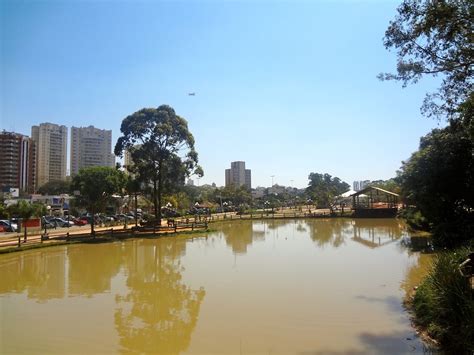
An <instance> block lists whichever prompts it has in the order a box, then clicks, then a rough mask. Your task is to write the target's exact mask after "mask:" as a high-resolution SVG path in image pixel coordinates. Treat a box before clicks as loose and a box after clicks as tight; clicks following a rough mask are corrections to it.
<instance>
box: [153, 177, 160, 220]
mask: <svg viewBox="0 0 474 355" xmlns="http://www.w3.org/2000/svg"><path fill="white" fill-rule="evenodd" d="M156 182H157V181H156V179H153V206H154V208H155V224H156V221H157V220H158V192H157V189H158V188H157V186H156ZM160 218H161V215H160ZM160 222H161V221H160Z"/></svg>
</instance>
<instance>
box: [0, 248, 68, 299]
mask: <svg viewBox="0 0 474 355" xmlns="http://www.w3.org/2000/svg"><path fill="white" fill-rule="evenodd" d="M65 260H66V258H65V250H64V249H63V248H60V249H55V250H48V249H45V250H43V251H41V250H39V251H34V252H26V253H21V254H20V253H18V254H17V253H15V255H11V256H10V255H9V256H6V257H4V258H2V262H1V264H0V275H1V281H0V293H9V292H18V293H20V292H24V291H27V295H28V298H32V299H36V300H38V301H46V300H49V299H52V298H62V297H64V295H65V270H64V264H65Z"/></svg>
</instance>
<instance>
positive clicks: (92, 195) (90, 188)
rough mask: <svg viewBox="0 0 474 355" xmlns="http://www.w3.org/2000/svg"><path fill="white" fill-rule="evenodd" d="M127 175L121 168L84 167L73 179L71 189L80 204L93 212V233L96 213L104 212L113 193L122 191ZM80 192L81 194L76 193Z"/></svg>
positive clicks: (92, 231)
mask: <svg viewBox="0 0 474 355" xmlns="http://www.w3.org/2000/svg"><path fill="white" fill-rule="evenodd" d="M124 187H125V176H124V173H123V172H122V171H120V170H117V169H115V168H111V167H105V166H93V167H89V168H82V169H80V170H79V173H78V174H77V175H75V176H74V177H73V179H72V183H71V189H72V191H73V192H74V194H75V195H76V196H75V197H76V201H77V203H78V205H79V206H82V207H85V208H86V209H87V210H88V212H90V213H92V215H93V216H92V220H91V233H94V214H95V213H98V212H103V211H104V209H105V207H106V204H107V202H108V201H110V199H111V198H112V195H113V194H117V193H120V192H122V189H123V188H124ZM76 192H79V195H78V194H77V193H76Z"/></svg>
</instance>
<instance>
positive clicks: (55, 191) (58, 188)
mask: <svg viewBox="0 0 474 355" xmlns="http://www.w3.org/2000/svg"><path fill="white" fill-rule="evenodd" d="M70 191H71V181H69V180H53V181H48V182H47V183H46V184H44V185H43V186H41V187H40V188H39V189H38V193H40V194H43V195H61V194H67V193H69V192H70Z"/></svg>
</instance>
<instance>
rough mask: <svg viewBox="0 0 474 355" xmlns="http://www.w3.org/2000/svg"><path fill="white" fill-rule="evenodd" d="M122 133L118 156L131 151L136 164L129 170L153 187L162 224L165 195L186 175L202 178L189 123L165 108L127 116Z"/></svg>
mask: <svg viewBox="0 0 474 355" xmlns="http://www.w3.org/2000/svg"><path fill="white" fill-rule="evenodd" d="M120 131H121V132H122V136H121V137H120V138H119V139H118V141H117V144H116V145H115V155H118V156H122V155H123V154H124V152H125V151H128V152H129V154H130V156H131V159H132V162H133V163H132V164H131V166H129V167H127V169H128V170H129V171H130V172H132V173H136V174H139V175H140V177H141V179H143V180H145V181H147V182H149V183H150V184H151V185H152V197H153V205H154V210H155V211H154V212H155V219H156V222H157V223H158V224H161V206H162V197H163V194H164V193H165V192H169V191H171V190H173V188H174V187H176V186H178V185H182V184H183V183H184V179H185V177H186V176H189V175H191V174H196V175H198V176H202V175H203V171H202V169H201V167H200V166H199V165H197V163H198V155H197V152H196V150H195V149H194V137H193V135H192V134H191V132H190V131H189V129H188V123H187V121H186V120H185V119H184V118H182V117H180V116H178V115H177V114H176V113H175V111H174V109H173V108H171V107H170V106H167V105H162V106H160V107H158V108H144V109H141V110H140V111H137V112H135V113H133V114H132V115H130V116H127V117H126V118H125V119H124V120H123V121H122V125H121V127H120Z"/></svg>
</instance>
